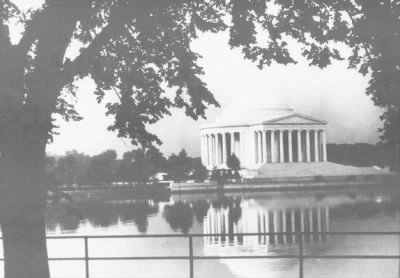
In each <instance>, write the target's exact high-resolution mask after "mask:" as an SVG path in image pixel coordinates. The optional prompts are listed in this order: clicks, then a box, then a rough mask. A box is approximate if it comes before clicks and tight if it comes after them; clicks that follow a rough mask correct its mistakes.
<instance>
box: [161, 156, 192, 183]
mask: <svg viewBox="0 0 400 278" xmlns="http://www.w3.org/2000/svg"><path fill="white" fill-rule="evenodd" d="M191 160H192V159H191V158H190V157H189V156H188V155H187V153H186V151H185V150H184V149H182V150H181V151H180V152H179V154H178V155H175V154H172V155H171V156H170V157H168V163H167V165H168V166H167V172H168V174H169V176H171V177H172V178H173V179H174V180H178V181H179V180H184V179H187V178H188V176H189V173H190V171H191V170H192V165H191Z"/></svg>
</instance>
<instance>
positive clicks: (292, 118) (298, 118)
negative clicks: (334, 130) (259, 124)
mask: <svg viewBox="0 0 400 278" xmlns="http://www.w3.org/2000/svg"><path fill="white" fill-rule="evenodd" d="M263 124H294V125H299V124H300V125H303V124H306V125H307V124H309V125H324V124H326V122H325V121H323V120H319V119H315V118H312V117H309V116H306V115H302V114H298V113H296V114H292V115H287V116H283V117H279V118H275V119H271V120H268V121H265V122H263Z"/></svg>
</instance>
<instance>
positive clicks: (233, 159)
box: [226, 154, 240, 170]
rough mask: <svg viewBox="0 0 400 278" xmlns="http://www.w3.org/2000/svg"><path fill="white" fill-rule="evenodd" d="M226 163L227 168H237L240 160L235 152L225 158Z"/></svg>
mask: <svg viewBox="0 0 400 278" xmlns="http://www.w3.org/2000/svg"><path fill="white" fill-rule="evenodd" d="M226 164H227V166H228V168H229V169H233V170H238V169H240V160H239V158H237V156H236V155H235V154H232V155H229V156H228V159H227V160H226Z"/></svg>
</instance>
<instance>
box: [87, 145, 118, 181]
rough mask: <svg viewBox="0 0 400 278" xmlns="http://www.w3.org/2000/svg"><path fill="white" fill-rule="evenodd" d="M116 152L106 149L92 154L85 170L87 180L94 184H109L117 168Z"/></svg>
mask: <svg viewBox="0 0 400 278" xmlns="http://www.w3.org/2000/svg"><path fill="white" fill-rule="evenodd" d="M116 159H117V153H116V152H115V151H114V150H107V151H105V152H102V153H101V154H98V155H96V156H93V157H92V158H91V160H90V164H89V166H88V169H87V171H86V176H87V179H88V181H90V182H91V183H94V184H102V185H104V184H110V183H111V182H112V181H113V180H114V177H115V173H116V170H117V161H116Z"/></svg>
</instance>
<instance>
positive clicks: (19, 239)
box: [0, 142, 50, 278]
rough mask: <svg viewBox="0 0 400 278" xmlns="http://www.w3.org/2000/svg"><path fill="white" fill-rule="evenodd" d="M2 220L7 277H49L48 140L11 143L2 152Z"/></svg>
mask: <svg viewBox="0 0 400 278" xmlns="http://www.w3.org/2000/svg"><path fill="white" fill-rule="evenodd" d="M1 155H2V156H1V175H2V177H0V178H1V184H0V186H1V187H0V189H1V191H0V224H1V229H2V233H3V248H4V250H3V251H4V262H5V265H4V272H5V277H6V278H48V277H49V276H50V275H49V266H48V258H47V249H46V231H45V220H44V209H45V206H46V192H47V191H46V187H45V184H44V161H45V143H43V142H42V143H41V144H27V143H23V144H9V146H8V149H7V148H6V149H5V150H4V151H3V152H2V154H1Z"/></svg>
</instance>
